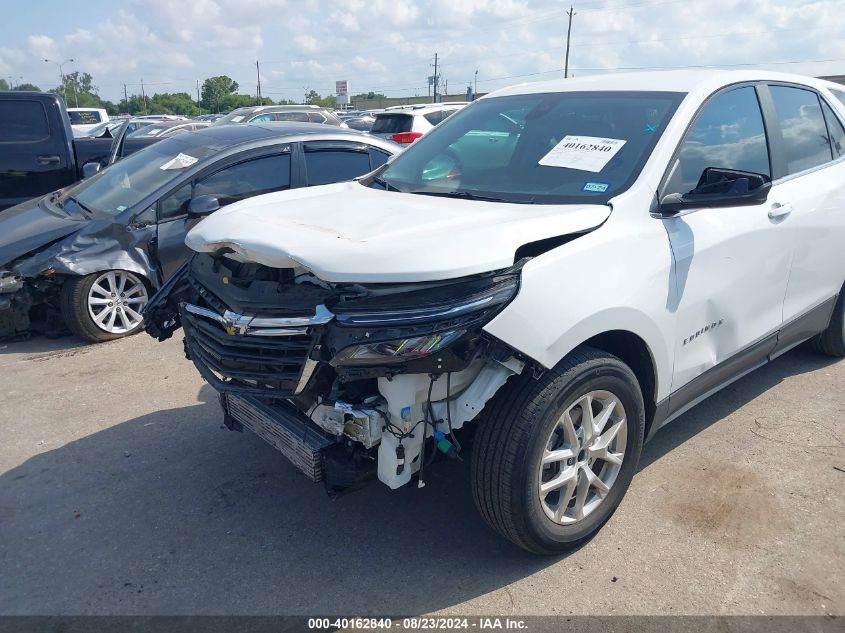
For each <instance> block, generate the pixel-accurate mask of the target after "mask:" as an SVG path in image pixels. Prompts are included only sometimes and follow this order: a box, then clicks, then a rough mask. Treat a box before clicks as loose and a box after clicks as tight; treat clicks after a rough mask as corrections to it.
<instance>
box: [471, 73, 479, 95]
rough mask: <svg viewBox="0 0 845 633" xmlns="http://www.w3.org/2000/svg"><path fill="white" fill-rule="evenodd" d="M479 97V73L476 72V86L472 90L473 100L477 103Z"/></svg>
mask: <svg viewBox="0 0 845 633" xmlns="http://www.w3.org/2000/svg"><path fill="white" fill-rule="evenodd" d="M477 97H478V71H477V70H476V71H475V86H474V87H473V89H472V100H473V101H475V99H476V98H477Z"/></svg>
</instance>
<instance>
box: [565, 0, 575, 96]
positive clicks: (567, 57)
mask: <svg viewBox="0 0 845 633" xmlns="http://www.w3.org/2000/svg"><path fill="white" fill-rule="evenodd" d="M566 15H568V16H569V27H568V28H567V29H566V64H565V66H564V69H563V77H564V79H565V78H566V77H569V38H570V36H571V35H572V16H573V15H575V11H573V10H572V6H571V5H570V7H569V11H567V12H566Z"/></svg>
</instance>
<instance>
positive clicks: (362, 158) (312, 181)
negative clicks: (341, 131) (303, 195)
mask: <svg viewBox="0 0 845 633" xmlns="http://www.w3.org/2000/svg"><path fill="white" fill-rule="evenodd" d="M305 171H306V173H307V174H308V176H307V180H308V186H309V187H311V186H313V185H326V184H328V183H331V182H343V181H345V180H352V179H353V178H357V177H358V176H363V175H364V174H366V173H368V172H369V171H370V154H369V152H356V151H351V150H341V149H318V150H313V149H311V150H309V148H308V147H307V146H306V148H305Z"/></svg>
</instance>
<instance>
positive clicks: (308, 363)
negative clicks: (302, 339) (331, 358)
mask: <svg viewBox="0 0 845 633" xmlns="http://www.w3.org/2000/svg"><path fill="white" fill-rule="evenodd" d="M317 364H318V363H317V361H316V360H314V359H313V358H308V359H306V360H305V365H304V366H303V367H302V373H301V374H300V375H299V382H297V383H296V388H295V389H294V390H293V392H294V393H295V394H297V395H299V394H300V393H302V390H303V389H305V386H306V385H307V384H308V381H309V380H311V376H313V375H314V370H315V369H317Z"/></svg>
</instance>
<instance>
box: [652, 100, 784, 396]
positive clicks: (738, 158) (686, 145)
mask: <svg viewBox="0 0 845 633" xmlns="http://www.w3.org/2000/svg"><path fill="white" fill-rule="evenodd" d="M706 167H716V168H723V169H732V170H740V171H748V172H755V173H759V174H763V175H765V176H767V177H769V178H770V177H771V174H772V169H771V164H770V159H769V145H768V140H767V129H766V127H765V126H764V121H763V116H762V110H761V107H760V100H759V97H758V94H757V90H756V87H755V86H753V85H745V86H738V87H732V88H729V89H726V90H723V91H721V92H719V93H717V94H715V95H713V96H712V97H711V98H710V99H709V100H708V101H707V102H706V103H705V104H704V105H703V107H702V108H701V110H700V111H699V113H698V115H697V117H696V119H695V120H694V121H693V123H692V124H691V125H690V127H689V129H688V130H687V132H686V134H685V136H684V139H683V140H682V142H681V145H680V147H679V149H678V153H677V155H676V160H675V161H673V164H672V166H671V169H670V172H669V175H668V178H667V180H666V182H665V183H664V185H663V186H662V187H661V191H660V197H661V198H662V197H663V196H665V195H667V194H671V193H681V194H683V193H687V192H689V191H690V190H692V189H693V188H695V186H696V185H697V183H698V180H699V177H700V175H701V173H702V172H703V170H704V169H705V168H706ZM769 210H770V205H769V204H767V203H763V204H759V205H754V206H739V207H723V208H701V209H693V210H690V211H688V212H685V213H682V214H681V215H679V216H676V217H670V218H664V219H662V220H661V221H662V222H663V223H664V225H665V228H666V231H667V233H668V236H669V240H670V242H671V246H672V252H673V254H674V258H675V269H674V278H675V292H674V293H673V294H672V295H670V296H669V298H668V300H667V309H668V310H669V311H670V312H673V313H674V314H675V318H676V329H675V363H674V373H673V379H672V391H673V393H672V396H671V400H670V408H671V410H672V412H675V411H678V410H681V409H683V408H684V407H685V406H686V405H688V404H690V403H691V402H693V401H694V400H695V399H697V398H698V397H700V396H702V395H703V394H706V393H708V392H709V391H710V390H712V389H713V388H715V387H717V386H719V385H720V384H721V383H723V382H724V381H725V380H726V379H727V378H730V377H732V376H733V375H735V374H737V373H740V372H742V371H744V370H750V369H752V368H753V367H755V366H757V365H759V364H762V363H763V362H765V359H766V357H767V355H768V354H769V353H770V352H771V351H772V350H773V349H774V344H775V340H776V337H777V331H778V329H779V328H780V326H781V323H782V315H783V301H784V296H785V294H786V285H787V279H788V277H789V264H790V259H791V248H790V243H789V239H790V238H789V233H788V232H787V231H785V230H784V228H783V226H781V225H780V224H779V223H778V222H777V221H775V220H773V219H772V218H770V217H769Z"/></svg>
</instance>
